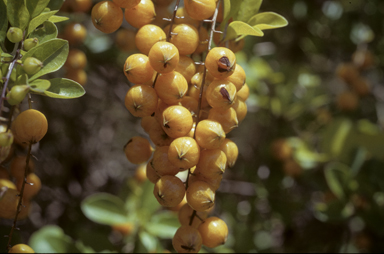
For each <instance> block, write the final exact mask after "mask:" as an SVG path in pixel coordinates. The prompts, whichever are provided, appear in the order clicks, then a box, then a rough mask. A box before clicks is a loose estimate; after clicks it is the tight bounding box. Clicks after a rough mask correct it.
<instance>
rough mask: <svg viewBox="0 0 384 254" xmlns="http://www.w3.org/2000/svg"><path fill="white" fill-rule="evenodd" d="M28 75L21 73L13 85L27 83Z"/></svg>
mask: <svg viewBox="0 0 384 254" xmlns="http://www.w3.org/2000/svg"><path fill="white" fill-rule="evenodd" d="M28 84H29V83H28V75H27V74H23V75H20V76H19V77H17V80H16V83H15V85H28Z"/></svg>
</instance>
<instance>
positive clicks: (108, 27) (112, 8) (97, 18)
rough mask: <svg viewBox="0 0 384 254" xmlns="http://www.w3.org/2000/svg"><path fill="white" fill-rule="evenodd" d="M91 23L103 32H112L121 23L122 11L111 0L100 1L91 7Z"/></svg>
mask: <svg viewBox="0 0 384 254" xmlns="http://www.w3.org/2000/svg"><path fill="white" fill-rule="evenodd" d="M91 16H92V22H93V25H94V26H95V27H96V28H97V29H99V30H100V31H102V32H103V33H107V34H109V33H113V32H115V31H116V30H117V29H119V27H120V26H121V24H122V23H123V11H122V10H121V8H120V7H118V6H117V5H116V4H115V3H114V2H112V1H101V2H99V3H97V4H96V5H95V6H93V8H92V13H91Z"/></svg>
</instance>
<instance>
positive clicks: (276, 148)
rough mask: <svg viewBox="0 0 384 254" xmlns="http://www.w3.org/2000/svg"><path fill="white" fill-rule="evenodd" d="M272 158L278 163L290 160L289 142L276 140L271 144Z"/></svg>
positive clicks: (290, 149)
mask: <svg viewBox="0 0 384 254" xmlns="http://www.w3.org/2000/svg"><path fill="white" fill-rule="evenodd" d="M271 152H272V156H273V157H274V158H275V159H276V160H279V161H286V160H289V159H291V157H292V154H293V151H292V147H291V146H290V145H289V142H288V141H287V140H286V139H284V138H279V139H276V140H274V141H273V142H272V144H271Z"/></svg>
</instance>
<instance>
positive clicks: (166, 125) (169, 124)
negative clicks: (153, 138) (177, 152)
mask: <svg viewBox="0 0 384 254" xmlns="http://www.w3.org/2000/svg"><path fill="white" fill-rule="evenodd" d="M192 125H193V118H192V114H191V112H189V110H188V109H186V108H184V107H183V106H177V105H176V106H169V107H168V108H166V109H165V110H164V111H163V122H162V127H163V130H164V131H165V132H166V133H167V135H168V136H170V137H172V138H179V137H183V136H185V135H187V134H188V132H189V131H190V130H191V128H192Z"/></svg>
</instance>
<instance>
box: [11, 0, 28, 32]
mask: <svg viewBox="0 0 384 254" xmlns="http://www.w3.org/2000/svg"><path fill="white" fill-rule="evenodd" d="M7 13H8V20H9V23H11V26H13V27H18V28H20V29H21V30H24V29H25V28H26V27H27V25H28V22H29V18H30V16H29V12H28V9H27V7H26V6H25V4H24V0H8V2H7Z"/></svg>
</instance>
